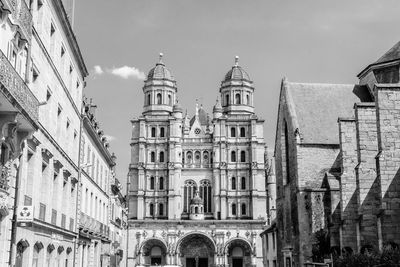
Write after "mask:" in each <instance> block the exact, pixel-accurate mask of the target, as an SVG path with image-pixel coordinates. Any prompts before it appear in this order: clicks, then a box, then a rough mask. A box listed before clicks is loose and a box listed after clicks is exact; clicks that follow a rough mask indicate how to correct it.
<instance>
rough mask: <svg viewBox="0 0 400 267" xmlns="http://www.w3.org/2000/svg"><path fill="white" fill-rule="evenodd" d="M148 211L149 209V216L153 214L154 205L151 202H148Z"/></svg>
mask: <svg viewBox="0 0 400 267" xmlns="http://www.w3.org/2000/svg"><path fill="white" fill-rule="evenodd" d="M149 211H150V216H154V205H153V203H150V205H149Z"/></svg>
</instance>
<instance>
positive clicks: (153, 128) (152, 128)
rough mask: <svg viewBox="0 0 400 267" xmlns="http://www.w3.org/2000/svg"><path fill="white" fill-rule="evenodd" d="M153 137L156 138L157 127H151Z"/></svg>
mask: <svg viewBox="0 0 400 267" xmlns="http://www.w3.org/2000/svg"><path fill="white" fill-rule="evenodd" d="M151 137H156V127H151Z"/></svg>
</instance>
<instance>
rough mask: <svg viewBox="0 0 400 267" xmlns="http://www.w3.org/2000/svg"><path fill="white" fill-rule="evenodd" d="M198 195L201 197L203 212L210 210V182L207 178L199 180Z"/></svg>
mask: <svg viewBox="0 0 400 267" xmlns="http://www.w3.org/2000/svg"><path fill="white" fill-rule="evenodd" d="M199 189H200V190H199V191H200V197H201V198H202V199H203V206H204V212H205V213H208V212H212V210H211V197H212V194H211V191H212V188H211V183H210V181H208V180H202V181H201V182H200V188H199Z"/></svg>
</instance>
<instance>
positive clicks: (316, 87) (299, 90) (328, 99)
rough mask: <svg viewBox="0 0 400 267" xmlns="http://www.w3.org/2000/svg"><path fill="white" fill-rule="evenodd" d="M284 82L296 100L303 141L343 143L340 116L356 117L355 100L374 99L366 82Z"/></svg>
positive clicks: (294, 105)
mask: <svg viewBox="0 0 400 267" xmlns="http://www.w3.org/2000/svg"><path fill="white" fill-rule="evenodd" d="M283 84H284V86H285V87H286V89H287V92H288V97H289V98H290V100H291V102H292V104H293V108H294V112H295V116H294V117H296V119H297V125H298V126H297V127H298V131H299V133H300V137H301V142H302V143H308V144H339V133H338V130H337V120H338V118H339V117H353V116H354V112H353V107H354V103H356V102H371V101H372V99H371V95H370V93H369V91H368V88H367V87H366V86H364V85H352V84H321V83H292V82H284V83H283ZM290 100H289V101H290Z"/></svg>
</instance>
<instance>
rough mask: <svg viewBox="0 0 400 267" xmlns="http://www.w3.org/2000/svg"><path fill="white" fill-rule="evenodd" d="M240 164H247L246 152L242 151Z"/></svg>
mask: <svg viewBox="0 0 400 267" xmlns="http://www.w3.org/2000/svg"><path fill="white" fill-rule="evenodd" d="M240 162H246V152H245V151H243V150H242V151H240Z"/></svg>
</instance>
